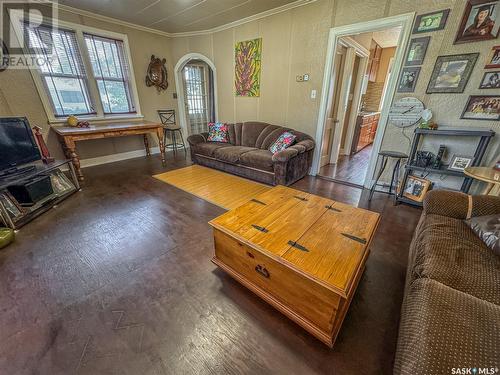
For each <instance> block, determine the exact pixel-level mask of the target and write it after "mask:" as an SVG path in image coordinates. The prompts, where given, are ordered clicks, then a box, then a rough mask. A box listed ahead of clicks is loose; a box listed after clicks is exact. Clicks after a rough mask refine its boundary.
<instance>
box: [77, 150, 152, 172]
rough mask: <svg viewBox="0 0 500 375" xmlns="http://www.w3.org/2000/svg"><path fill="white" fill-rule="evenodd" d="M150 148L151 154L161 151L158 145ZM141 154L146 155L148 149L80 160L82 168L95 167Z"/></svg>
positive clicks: (137, 156) (138, 156)
mask: <svg viewBox="0 0 500 375" xmlns="http://www.w3.org/2000/svg"><path fill="white" fill-rule="evenodd" d="M150 150H151V155H155V154H159V153H160V148H159V147H158V146H156V147H151V148H150ZM141 156H142V157H144V156H146V150H143V149H141V150H133V151H127V152H121V153H118V154H110V155H103V156H98V157H95V158H89V159H82V160H80V165H81V167H82V168H86V167H93V166H95V165H101V164H107V163H114V162H115V161H122V160H127V159H133V158H140V157H141Z"/></svg>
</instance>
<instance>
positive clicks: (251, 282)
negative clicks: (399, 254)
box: [210, 186, 379, 347]
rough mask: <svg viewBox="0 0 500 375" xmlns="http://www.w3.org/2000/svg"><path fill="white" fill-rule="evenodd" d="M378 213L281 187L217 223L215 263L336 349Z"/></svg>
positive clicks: (257, 198)
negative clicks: (337, 338)
mask: <svg viewBox="0 0 500 375" xmlns="http://www.w3.org/2000/svg"><path fill="white" fill-rule="evenodd" d="M378 222H379V214H377V213H374V212H370V211H367V210H363V209H360V208H355V207H352V206H349V205H346V204H343V203H339V202H335V201H333V200H330V199H326V198H322V197H318V196H315V195H312V194H308V193H304V192H302V191H298V190H294V189H291V188H287V187H284V186H277V187H275V188H273V189H271V190H269V191H268V192H265V193H263V194H261V195H259V196H258V197H256V198H255V199H252V200H251V201H249V202H248V203H245V204H244V205H242V206H240V207H238V208H236V209H234V210H231V211H228V212H227V213H225V214H223V215H222V216H219V217H217V218H215V219H214V220H212V221H211V222H210V225H212V227H213V228H214V242H215V256H214V257H213V262H214V263H215V264H216V265H218V266H219V267H220V268H222V269H223V270H224V271H226V272H227V273H228V274H229V275H231V276H232V277H233V278H234V279H236V280H237V281H238V282H240V283H241V284H243V285H244V286H246V287H247V288H248V289H250V290H251V291H253V292H254V293H256V294H257V295H258V296H260V297H261V298H263V299H264V300H265V301H267V302H268V303H270V304H271V305H273V306H274V307H275V308H276V309H278V310H279V311H281V312H282V313H283V314H285V315H286V316H288V317H289V318H290V319H292V320H293V321H295V322H296V323H298V324H299V325H301V326H302V327H303V328H305V329H306V330H307V331H308V332H310V333H311V334H312V335H314V336H316V337H317V338H318V339H320V340H321V341H323V342H324V343H325V344H327V345H328V346H330V347H331V346H333V344H334V342H335V339H336V337H337V334H338V332H339V330H340V327H341V325H342V321H343V319H344V316H345V314H346V312H347V309H348V307H349V304H350V302H351V300H352V297H353V295H354V292H355V290H356V287H357V285H358V282H359V279H360V278H361V275H362V273H363V270H364V265H365V262H366V258H367V256H368V253H369V246H370V242H371V240H372V238H373V234H374V232H375V229H376V228H377V225H378Z"/></svg>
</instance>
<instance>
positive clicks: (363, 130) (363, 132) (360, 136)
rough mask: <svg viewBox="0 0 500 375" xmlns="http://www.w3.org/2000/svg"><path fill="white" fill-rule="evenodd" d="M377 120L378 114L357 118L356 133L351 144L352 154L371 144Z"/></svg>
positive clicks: (375, 131)
mask: <svg viewBox="0 0 500 375" xmlns="http://www.w3.org/2000/svg"><path fill="white" fill-rule="evenodd" d="M379 119H380V113H373V114H367V115H359V116H358V119H357V122H356V131H355V133H354V139H353V142H352V149H351V153H352V154H354V153H356V152H358V151H361V150H362V149H363V148H365V147H366V146H368V145H370V144H372V143H373V141H374V140H375V135H376V133H377V128H378V121H379Z"/></svg>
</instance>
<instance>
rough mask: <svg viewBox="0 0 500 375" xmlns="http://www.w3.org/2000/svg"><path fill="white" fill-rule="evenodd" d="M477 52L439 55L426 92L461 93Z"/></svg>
mask: <svg viewBox="0 0 500 375" xmlns="http://www.w3.org/2000/svg"><path fill="white" fill-rule="evenodd" d="M478 56H479V53H468V54H463V55H448V56H439V57H438V58H437V60H436V64H435V65H434V70H433V71H432V75H431V79H430V81H429V85H428V86H427V94H434V93H462V92H464V90H465V86H466V85H467V82H468V81H469V78H470V75H471V73H472V69H473V68H474V65H476V61H477V58H478Z"/></svg>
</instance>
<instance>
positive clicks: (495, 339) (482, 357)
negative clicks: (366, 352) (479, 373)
mask: <svg viewBox="0 0 500 375" xmlns="http://www.w3.org/2000/svg"><path fill="white" fill-rule="evenodd" d="M499 330H500V306H497V305H495V304H493V303H490V302H487V301H483V300H481V299H478V298H476V297H474V296H471V295H468V294H466V293H463V292H460V291H457V290H455V289H453V288H450V287H448V286H446V285H443V284H441V283H439V282H437V281H434V280H429V279H419V280H416V281H414V282H413V283H412V284H411V286H410V287H409V290H408V291H407V295H406V298H405V301H404V304H403V309H402V313H401V323H400V326H399V337H398V347H397V352H396V359H395V364H394V374H397V375H399V374H405V375H406V374H408V375H410V374H411V375H419V374H422V375H424V374H452V368H473V367H481V368H482V367H488V368H490V367H493V368H495V367H496V366H498V353H500V335H498V332H499Z"/></svg>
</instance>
